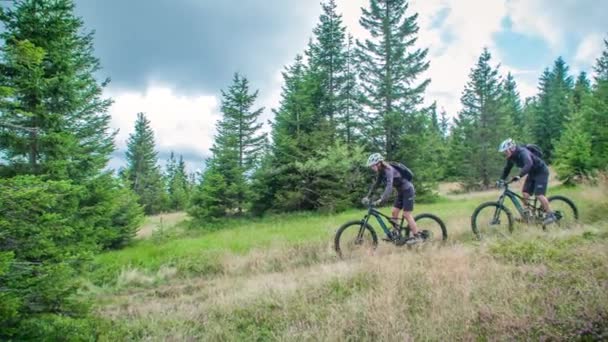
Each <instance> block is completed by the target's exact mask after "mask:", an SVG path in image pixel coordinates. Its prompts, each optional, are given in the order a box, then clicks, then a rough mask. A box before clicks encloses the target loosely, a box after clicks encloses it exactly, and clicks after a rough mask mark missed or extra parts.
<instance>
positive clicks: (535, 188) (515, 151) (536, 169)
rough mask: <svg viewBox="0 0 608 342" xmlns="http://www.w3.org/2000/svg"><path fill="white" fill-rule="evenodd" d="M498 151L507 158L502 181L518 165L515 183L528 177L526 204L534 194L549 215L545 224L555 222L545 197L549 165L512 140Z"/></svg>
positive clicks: (524, 195)
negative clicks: (518, 169)
mask: <svg viewBox="0 0 608 342" xmlns="http://www.w3.org/2000/svg"><path fill="white" fill-rule="evenodd" d="M498 151H499V152H503V153H504V154H505V156H506V157H507V165H505V168H504V170H503V172H502V177H501V178H500V179H501V180H502V181H504V180H505V179H506V178H507V176H508V175H509V172H511V169H512V168H513V165H517V167H519V168H520V171H519V175H517V176H515V177H513V181H519V180H520V179H521V178H522V177H524V176H526V175H527V176H528V177H527V178H526V182H525V183H524V187H523V189H522V193H523V197H524V204H525V205H528V199H529V198H530V194H532V193H533V194H534V195H536V198H538V199H539V200H540V203H541V204H542V206H543V209H544V210H545V212H546V213H547V216H546V217H545V220H544V221H543V224H550V223H553V222H555V221H556V217H555V214H554V213H553V212H552V211H551V208H550V207H549V201H548V200H547V197H545V194H546V192H547V184H548V182H549V168H548V167H547V164H545V162H544V161H543V160H542V159H541V158H539V157H537V156H536V155H534V154H533V153H531V152H530V151H529V150H528V149H527V148H526V147H525V146H517V145H516V144H515V142H514V141H513V139H510V138H509V139H507V140H505V141H503V142H502V144H500V147H499V148H498Z"/></svg>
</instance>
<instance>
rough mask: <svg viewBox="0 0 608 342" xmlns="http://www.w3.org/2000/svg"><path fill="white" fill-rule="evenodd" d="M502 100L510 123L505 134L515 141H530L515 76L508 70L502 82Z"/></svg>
mask: <svg viewBox="0 0 608 342" xmlns="http://www.w3.org/2000/svg"><path fill="white" fill-rule="evenodd" d="M503 101H504V104H505V112H506V114H507V115H509V116H510V121H511V123H512V126H511V128H510V129H509V130H508V131H506V132H504V134H505V135H510V136H511V138H513V139H515V140H516V141H530V139H531V138H530V136H531V134H530V132H529V131H528V127H529V125H528V123H527V122H526V119H525V117H524V112H523V108H522V105H521V99H520V97H519V92H518V91H517V83H516V82H515V78H514V77H513V75H512V74H511V73H510V72H509V73H507V77H506V78H505V80H504V84H503Z"/></svg>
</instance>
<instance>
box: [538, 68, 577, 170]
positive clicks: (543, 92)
mask: <svg viewBox="0 0 608 342" xmlns="http://www.w3.org/2000/svg"><path fill="white" fill-rule="evenodd" d="M568 69H569V68H568V66H567V65H566V63H565V62H564V60H563V59H562V58H561V57H559V58H558V59H557V60H556V61H555V63H554V65H553V68H552V69H551V71H549V70H547V69H545V71H544V73H543V75H542V76H541V80H540V86H539V90H540V93H539V95H538V97H539V101H538V106H537V108H536V111H535V114H536V118H535V124H534V129H533V133H534V135H535V138H536V142H537V144H538V145H539V146H540V147H541V148H542V149H543V152H544V155H545V159H546V160H547V161H551V159H552V156H553V150H554V145H555V143H556V142H557V141H558V140H559V137H560V136H561V133H562V130H563V128H564V124H565V121H566V119H567V118H568V116H569V115H570V114H571V113H572V110H573V108H572V100H571V97H572V90H573V87H574V82H573V80H572V77H571V76H570V75H569V74H568Z"/></svg>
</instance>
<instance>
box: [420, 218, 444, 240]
mask: <svg viewBox="0 0 608 342" xmlns="http://www.w3.org/2000/svg"><path fill="white" fill-rule="evenodd" d="M414 221H416V226H417V227H418V231H419V232H421V233H422V237H423V239H424V241H425V242H439V241H445V240H447V239H448V231H447V229H446V227H445V223H443V221H442V220H441V219H440V218H439V217H437V216H435V215H433V214H427V213H425V214H420V215H416V217H414Z"/></svg>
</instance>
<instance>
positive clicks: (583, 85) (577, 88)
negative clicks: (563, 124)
mask: <svg viewBox="0 0 608 342" xmlns="http://www.w3.org/2000/svg"><path fill="white" fill-rule="evenodd" d="M589 95H591V82H590V81H589V79H588V78H587V73H586V72H584V71H581V73H580V74H579V75H578V77H577V78H576V83H575V84H574V90H573V92H572V105H573V108H572V109H573V110H574V111H577V112H578V111H580V110H581V109H582V107H583V105H584V102H585V98H586V97H587V96H589Z"/></svg>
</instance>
